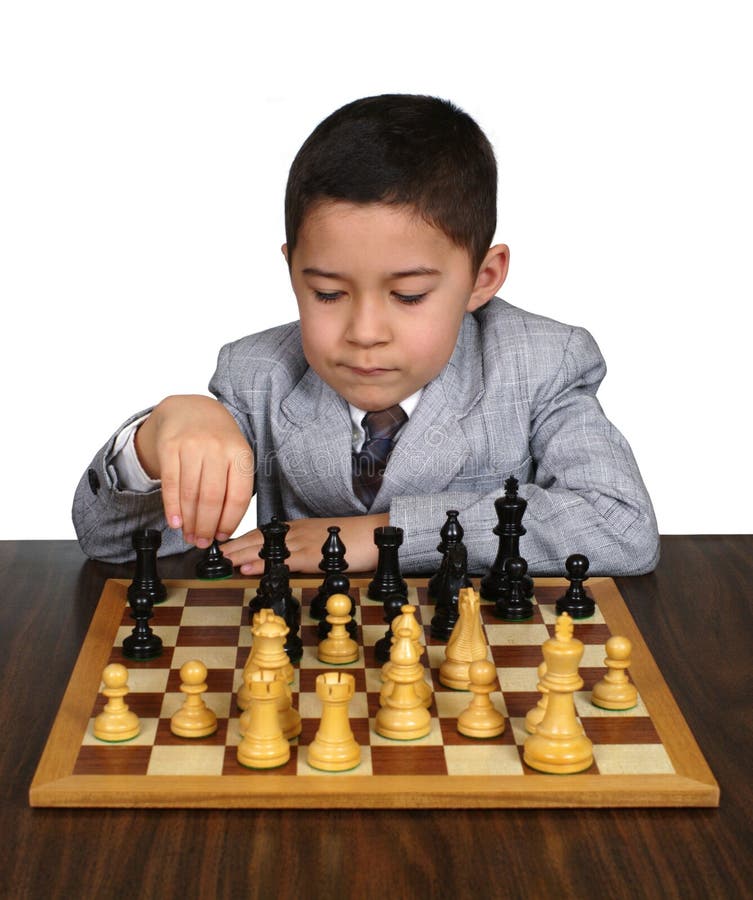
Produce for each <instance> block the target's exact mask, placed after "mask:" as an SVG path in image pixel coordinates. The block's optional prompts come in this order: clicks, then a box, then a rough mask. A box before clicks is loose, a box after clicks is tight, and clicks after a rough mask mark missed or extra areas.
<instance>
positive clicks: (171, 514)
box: [160, 455, 184, 528]
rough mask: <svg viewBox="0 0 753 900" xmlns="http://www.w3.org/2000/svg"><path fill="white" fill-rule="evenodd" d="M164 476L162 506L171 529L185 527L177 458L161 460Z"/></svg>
mask: <svg viewBox="0 0 753 900" xmlns="http://www.w3.org/2000/svg"><path fill="white" fill-rule="evenodd" d="M160 468H161V474H162V479H161V480H162V506H163V507H164V510H165V518H166V519H167V524H168V525H169V526H170V527H171V528H180V527H181V526H182V525H184V520H183V516H182V513H181V505H180V461H179V459H178V457H177V455H176V456H174V457H168V458H165V459H162V460H160Z"/></svg>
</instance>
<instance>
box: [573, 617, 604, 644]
mask: <svg viewBox="0 0 753 900" xmlns="http://www.w3.org/2000/svg"><path fill="white" fill-rule="evenodd" d="M573 637H576V638H577V639H578V640H579V641H583V643H584V644H601V645H604V644H606V642H607V641H608V640H609V638H610V637H611V634H610V631H609V626H608V625H600V624H598V623H595V622H594V623H589V621H588V619H575V627H574V628H573Z"/></svg>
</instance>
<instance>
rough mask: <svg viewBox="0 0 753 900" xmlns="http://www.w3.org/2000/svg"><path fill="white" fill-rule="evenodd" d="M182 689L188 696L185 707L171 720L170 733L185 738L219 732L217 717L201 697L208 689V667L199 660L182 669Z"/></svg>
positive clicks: (184, 665) (184, 664)
mask: <svg viewBox="0 0 753 900" xmlns="http://www.w3.org/2000/svg"><path fill="white" fill-rule="evenodd" d="M180 680H181V685H180V689H181V691H183V693H184V694H185V695H186V699H185V700H184V701H183V706H181V708H180V709H179V710H178V711H177V712H176V713H174V714H173V716H172V718H171V719H170V731H172V733H173V734H177V735H178V737H184V738H202V737H208V736H209V735H210V734H214V733H215V731H217V716H216V715H215V714H214V712H213V711H212V710H211V709H209V707H208V706H207V705H206V703H205V702H204V698H203V697H202V696H201V695H202V694H203V693H204V692H205V691H206V689H207V667H206V666H205V665H204V663H203V662H200V661H199V660H198V659H192V660H189V661H188V662H186V663H183V665H182V666H181V667H180Z"/></svg>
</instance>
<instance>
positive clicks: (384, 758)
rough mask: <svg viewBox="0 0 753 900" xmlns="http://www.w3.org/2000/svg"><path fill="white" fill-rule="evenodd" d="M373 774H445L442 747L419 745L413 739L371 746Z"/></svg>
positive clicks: (445, 765)
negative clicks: (387, 744)
mask: <svg viewBox="0 0 753 900" xmlns="http://www.w3.org/2000/svg"><path fill="white" fill-rule="evenodd" d="M371 770H372V772H373V773H374V775H446V774H447V763H446V762H445V758H444V747H432V746H428V745H424V746H421V744H419V743H418V742H415V741H391V742H390V746H389V747H386V746H382V745H380V746H378V747H372V748H371Z"/></svg>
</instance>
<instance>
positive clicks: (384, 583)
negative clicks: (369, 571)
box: [366, 525, 408, 602]
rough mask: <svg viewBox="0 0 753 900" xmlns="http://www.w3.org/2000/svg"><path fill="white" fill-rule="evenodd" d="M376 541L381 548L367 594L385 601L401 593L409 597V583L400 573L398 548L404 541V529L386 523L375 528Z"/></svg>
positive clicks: (371, 597)
mask: <svg viewBox="0 0 753 900" xmlns="http://www.w3.org/2000/svg"><path fill="white" fill-rule="evenodd" d="M374 543H375V544H376V545H377V548H378V549H379V556H378V557H377V567H376V572H375V573H374V578H373V579H372V580H371V581H370V582H369V586H368V588H367V589H366V596H367V597H369V598H370V599H371V600H381V601H382V602H384V601H385V600H386V599H387V598H388V597H392V596H393V595H394V594H399V595H400V596H401V597H403V598H404V600H405V601H407V599H408V585H407V584H406V583H405V582H404V581H403V577H402V575H401V574H400V559H399V557H398V550H399V548H400V545H401V544H402V543H403V529H402V528H397V527H396V526H394V525H384V526H382V527H380V528H375V529H374Z"/></svg>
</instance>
